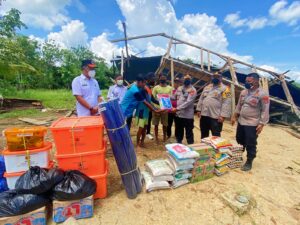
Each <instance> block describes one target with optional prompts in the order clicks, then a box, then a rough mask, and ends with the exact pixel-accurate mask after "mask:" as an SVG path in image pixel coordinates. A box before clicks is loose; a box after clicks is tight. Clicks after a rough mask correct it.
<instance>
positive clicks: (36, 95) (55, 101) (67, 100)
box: [0, 89, 107, 119]
mask: <svg viewBox="0 0 300 225" xmlns="http://www.w3.org/2000/svg"><path fill="white" fill-rule="evenodd" d="M1 93H2V95H3V97H4V98H23V99H34V100H40V101H42V103H43V105H44V107H45V108H51V109H69V110H72V109H74V108H75V103H76V100H75V97H74V96H73V95H72V91H71V90H67V89H58V90H49V89H29V90H25V91H7V90H5V91H3V90H0V94H1ZM102 96H104V97H105V98H106V96H107V90H102ZM40 113H41V112H40V110H37V109H28V110H13V111H10V112H7V113H2V114H0V119H5V118H17V117H28V116H32V117H33V116H35V115H37V114H40Z"/></svg>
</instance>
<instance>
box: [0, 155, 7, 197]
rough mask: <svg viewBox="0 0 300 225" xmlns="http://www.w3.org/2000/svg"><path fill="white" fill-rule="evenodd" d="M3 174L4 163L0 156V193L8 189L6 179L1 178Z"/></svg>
mask: <svg viewBox="0 0 300 225" xmlns="http://www.w3.org/2000/svg"><path fill="white" fill-rule="evenodd" d="M4 173H5V163H4V158H3V156H2V155H0V193H1V192H3V191H6V190H7V189H8V187H7V183H6V179H5V177H3V175H4Z"/></svg>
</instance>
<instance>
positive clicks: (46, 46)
mask: <svg viewBox="0 0 300 225" xmlns="http://www.w3.org/2000/svg"><path fill="white" fill-rule="evenodd" d="M20 15H21V12H20V11H18V10H17V9H11V10H10V11H9V12H8V13H7V14H6V15H4V16H3V17H2V18H1V19H0V89H3V88H7V87H10V86H15V87H17V88H18V89H26V88H47V89H58V88H70V87H71V83H72V80H73V78H74V77H76V76H78V75H79V74H80V73H81V68H80V66H81V61H82V60H83V59H87V58H90V59H93V60H94V61H95V62H96V64H97V66H98V68H97V70H96V79H97V80H98V81H99V83H100V84H101V87H102V88H107V87H108V86H109V84H110V83H111V81H110V77H113V69H112V68H111V67H109V65H107V64H106V63H105V61H104V59H102V58H99V57H97V56H96V55H95V54H94V53H93V52H91V51H90V50H89V49H88V48H87V47H83V46H81V47H76V48H71V49H63V48H60V47H59V46H58V45H57V44H55V43H54V42H51V41H46V42H44V43H38V42H37V41H35V40H32V39H30V38H29V37H27V36H25V35H21V34H18V33H17V30H21V29H23V28H27V27H26V25H25V24H24V23H23V22H22V21H21V19H20Z"/></svg>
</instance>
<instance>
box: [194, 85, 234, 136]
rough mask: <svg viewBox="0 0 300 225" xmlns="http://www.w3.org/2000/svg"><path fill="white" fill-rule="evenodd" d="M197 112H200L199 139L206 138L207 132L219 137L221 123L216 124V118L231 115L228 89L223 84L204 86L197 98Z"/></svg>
mask: <svg viewBox="0 0 300 225" xmlns="http://www.w3.org/2000/svg"><path fill="white" fill-rule="evenodd" d="M197 111H199V112H201V119H200V130H201V138H206V137H208V136H209V131H211V133H212V135H213V136H219V137H220V136H221V132H222V128H223V123H220V122H218V118H219V117H220V116H221V117H224V118H229V117H230V114H231V92H230V88H229V87H228V86H226V85H224V84H223V83H220V84H219V85H213V84H209V85H208V86H206V87H205V88H204V90H203V92H202V94H201V96H200V98H199V101H198V104H197Z"/></svg>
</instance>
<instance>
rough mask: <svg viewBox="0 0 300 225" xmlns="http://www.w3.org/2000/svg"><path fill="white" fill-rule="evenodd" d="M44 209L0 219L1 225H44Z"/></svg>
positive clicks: (45, 219) (45, 221) (45, 220)
mask: <svg viewBox="0 0 300 225" xmlns="http://www.w3.org/2000/svg"><path fill="white" fill-rule="evenodd" d="M46 215H47V214H46V207H42V208H39V209H37V210H34V211H32V212H30V213H26V214H23V215H19V216H12V217H3V218H0V224H1V225H23V224H26V225H46V223H47V218H46Z"/></svg>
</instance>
